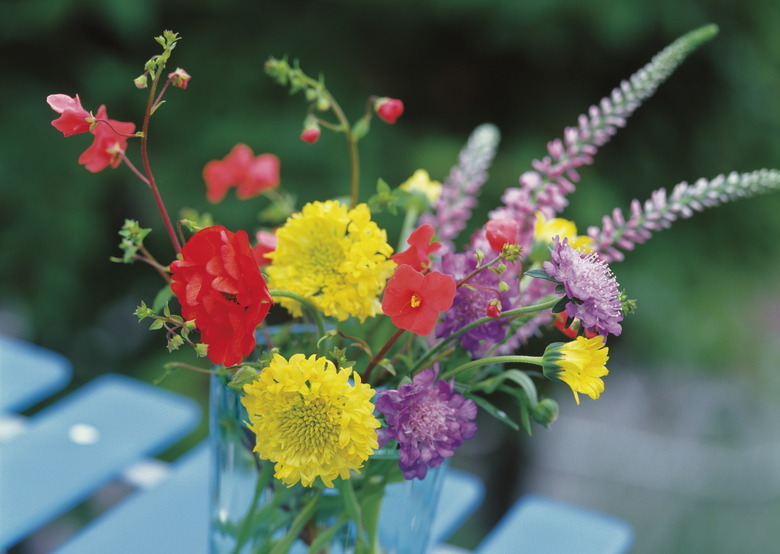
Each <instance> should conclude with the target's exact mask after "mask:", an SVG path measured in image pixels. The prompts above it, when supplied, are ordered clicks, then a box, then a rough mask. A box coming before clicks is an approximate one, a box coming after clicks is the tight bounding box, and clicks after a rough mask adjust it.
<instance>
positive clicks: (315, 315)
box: [268, 289, 325, 337]
mask: <svg viewBox="0 0 780 554" xmlns="http://www.w3.org/2000/svg"><path fill="white" fill-rule="evenodd" d="M268 292H270V294H271V296H272V297H273V296H277V297H281V298H289V299H290V300H295V301H296V302H300V303H301V305H302V306H303V307H304V308H306V311H307V312H309V314H310V315H311V318H312V319H313V320H314V325H315V326H316V327H317V335H318V336H319V337H323V336H325V321H324V320H323V319H322V314H321V313H320V311H319V310H318V309H317V307H316V306H315V305H314V304H313V303H312V302H311V300H309V299H308V298H304V297H303V296H301V295H300V294H297V293H294V292H292V291H289V290H277V289H272V290H270V291H268Z"/></svg>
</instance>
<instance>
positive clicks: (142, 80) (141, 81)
mask: <svg viewBox="0 0 780 554" xmlns="http://www.w3.org/2000/svg"><path fill="white" fill-rule="evenodd" d="M133 84H134V85H135V88H146V73H144V74H143V75H140V76H138V77H136V78H135V79H133Z"/></svg>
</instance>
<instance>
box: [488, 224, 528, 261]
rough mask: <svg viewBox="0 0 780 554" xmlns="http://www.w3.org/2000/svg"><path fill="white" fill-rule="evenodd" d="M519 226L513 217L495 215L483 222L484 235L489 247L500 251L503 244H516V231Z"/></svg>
mask: <svg viewBox="0 0 780 554" xmlns="http://www.w3.org/2000/svg"><path fill="white" fill-rule="evenodd" d="M519 228H520V226H519V225H518V224H517V221H515V220H514V219H509V218H506V217H497V218H495V219H491V220H490V221H488V222H487V223H486V224H485V236H486V237H487V240H488V242H489V243H490V248H492V249H493V250H495V251H496V252H499V253H500V252H501V251H502V250H503V248H504V245H505V244H517V231H518V230H519Z"/></svg>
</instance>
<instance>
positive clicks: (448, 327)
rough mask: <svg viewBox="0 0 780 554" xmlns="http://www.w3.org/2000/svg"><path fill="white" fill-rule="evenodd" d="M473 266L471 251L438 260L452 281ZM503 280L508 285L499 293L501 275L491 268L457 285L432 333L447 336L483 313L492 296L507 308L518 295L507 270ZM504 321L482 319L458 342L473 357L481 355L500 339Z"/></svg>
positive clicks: (480, 316)
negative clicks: (479, 323)
mask: <svg viewBox="0 0 780 554" xmlns="http://www.w3.org/2000/svg"><path fill="white" fill-rule="evenodd" d="M476 267H477V260H476V257H475V256H474V252H473V251H467V252H463V253H458V254H453V253H450V254H447V255H445V256H444V257H443V258H442V260H441V271H442V272H444V273H446V274H448V275H451V276H452V277H453V278H454V279H455V280H456V281H460V280H461V279H463V278H464V277H466V276H467V275H468V274H469V273H471V272H472V271H474V269H476ZM504 280H505V282H506V283H507V285H509V290H507V291H506V292H502V293H500V294H499V292H498V286H499V283H500V281H501V277H499V276H498V275H496V274H495V273H493V272H492V271H481V272H480V273H478V274H477V275H475V276H474V277H472V278H471V279H469V280H468V282H467V283H466V285H470V286H463V287H458V290H457V292H456V293H455V298H454V299H453V301H452V306H451V307H450V309H449V310H447V311H446V312H444V320H443V321H442V322H441V323H439V325H438V326H437V327H436V336H437V337H439V338H443V337H448V336H450V335H451V334H452V333H454V332H455V331H457V330H458V329H460V328H462V327H465V326H466V325H468V324H469V323H471V322H473V321H476V320H477V319H480V318H482V317H485V308H486V306H487V305H488V302H490V301H491V300H494V299H495V298H498V299H499V301H500V302H501V305H502V306H504V308H505V309H508V307H509V306H511V305H512V298H514V297H515V296H517V295H518V281H517V279H514V278H508V275H507V273H505V274H504ZM472 287H473V288H472ZM507 325H508V322H507V321H506V320H501V319H496V320H495V321H488V322H486V323H483V324H482V325H479V326H477V327H475V328H474V329H472V330H471V331H469V332H467V333H464V334H463V335H461V336H460V338H459V340H460V344H461V346H463V348H465V349H466V350H467V351H468V352H469V353H470V354H471V355H472V356H473V357H474V358H477V357H481V356H484V355H485V354H486V353H487V352H488V351H489V350H490V349H491V348H492V347H493V346H495V345H496V344H498V343H500V342H501V341H502V340H504V338H505V336H506V329H507Z"/></svg>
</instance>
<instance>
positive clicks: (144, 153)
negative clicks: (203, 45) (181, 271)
mask: <svg viewBox="0 0 780 554" xmlns="http://www.w3.org/2000/svg"><path fill="white" fill-rule="evenodd" d="M162 70H163V68H162V67H160V68H159V69H158V70H157V73H156V74H155V75H154V79H153V80H152V86H151V87H150V90H149V100H148V101H147V103H146V112H145V113H144V121H143V125H142V129H141V132H142V133H143V135H142V136H141V160H142V161H143V164H144V173H145V174H146V179H147V184H148V185H149V188H150V189H151V190H152V196H154V201H155V203H156V204H157V209H158V211H159V212H160V215H161V216H162V219H163V223H164V224H165V229H166V230H167V231H168V236H169V237H170V239H171V243H172V244H173V248H174V250H176V253H177V254H178V253H179V252H181V243H179V238H178V237H177V236H176V231H175V230H174V228H173V224H172V223H171V218H170V217H169V216H168V211H167V210H166V209H165V203H164V202H163V200H162V196H160V190H159V189H158V188H157V183H156V182H155V180H154V175H152V168H151V165H150V164H149V149H148V141H149V120H150V119H151V117H152V109H153V107H154V104H155V99H154V92H155V90H156V89H157V83H158V82H159V80H160V75H161V74H162Z"/></svg>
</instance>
